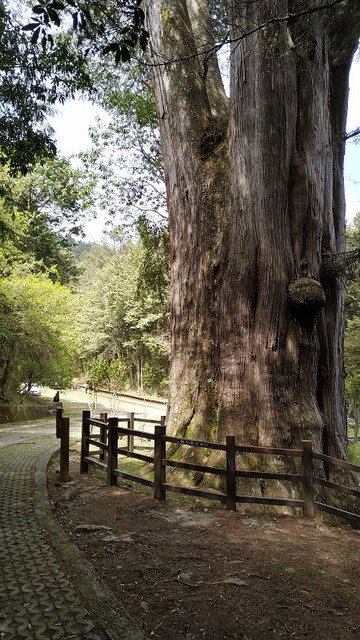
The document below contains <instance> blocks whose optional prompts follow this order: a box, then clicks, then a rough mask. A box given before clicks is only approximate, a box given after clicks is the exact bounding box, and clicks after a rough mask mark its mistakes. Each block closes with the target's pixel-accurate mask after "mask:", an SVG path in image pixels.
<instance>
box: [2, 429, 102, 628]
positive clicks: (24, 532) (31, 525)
mask: <svg viewBox="0 0 360 640" xmlns="http://www.w3.org/2000/svg"><path fill="white" fill-rule="evenodd" d="M39 431H40V432H41V429H39ZM4 435H5V434H4ZM6 435H7V434H6ZM34 436H35V437H34ZM8 442H10V439H9V440H8ZM51 449H54V437H49V436H47V435H46V436H44V431H42V433H39V432H38V434H36V435H35V434H34V432H33V433H31V434H30V433H29V434H28V436H27V438H25V439H24V441H23V442H21V443H19V442H16V441H15V443H14V440H13V444H10V443H9V444H8V446H5V447H3V448H0V638H1V639H2V640H20V639H22V638H25V639H26V640H27V639H29V640H30V639H31V640H58V639H60V638H61V639H63V640H70V638H71V639H72V640H85V638H86V639H87V640H104V638H105V637H107V636H106V635H104V633H103V632H102V631H100V630H98V629H96V628H95V625H94V624H93V622H92V620H91V618H90V615H89V613H88V612H87V611H86V610H85V609H84V607H83V606H82V603H81V600H80V598H79V595H78V594H77V593H76V591H75V589H74V587H73V585H72V584H71V581H70V579H69V578H68V577H67V576H66V575H65V573H64V570H63V568H62V565H61V562H60V561H59V559H58V558H57V556H56V554H55V552H54V551H53V549H52V547H51V544H50V540H49V539H48V535H47V533H46V530H43V529H42V527H41V523H40V522H39V521H38V519H37V518H36V516H35V496H36V493H35V468H36V463H37V461H38V460H39V459H40V458H41V457H42V456H43V454H44V453H45V452H46V451H50V450H51Z"/></svg>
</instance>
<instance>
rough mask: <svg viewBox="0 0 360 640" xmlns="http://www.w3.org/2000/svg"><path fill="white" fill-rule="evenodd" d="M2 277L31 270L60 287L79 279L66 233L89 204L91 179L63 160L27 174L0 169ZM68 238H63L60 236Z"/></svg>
mask: <svg viewBox="0 0 360 640" xmlns="http://www.w3.org/2000/svg"><path fill="white" fill-rule="evenodd" d="M0 180H1V191H0V234H1V236H2V241H3V242H2V246H1V249H0V273H1V274H2V275H6V274H8V273H10V272H11V271H12V270H14V269H16V270H17V271H19V269H24V268H25V270H29V269H30V270H31V271H32V272H36V273H39V272H43V273H44V272H45V273H48V274H49V276H50V277H51V279H52V280H53V281H59V282H61V283H63V284H65V283H68V282H70V281H71V280H73V279H74V278H75V277H76V275H77V267H76V264H75V259H74V256H73V254H72V252H71V249H70V242H71V238H70V234H72V233H76V232H78V231H79V227H78V224H79V221H80V220H81V216H82V215H83V212H84V211H85V210H86V209H87V208H88V207H89V206H90V204H91V190H92V183H91V181H88V180H85V179H84V176H83V175H82V173H81V172H80V171H79V170H77V169H76V170H75V169H73V168H72V167H71V165H70V163H69V162H68V161H67V160H65V159H62V158H56V159H54V160H49V161H47V162H46V163H44V164H43V165H38V166H36V167H35V169H34V170H33V171H32V172H30V173H28V174H27V175H25V176H13V175H11V174H10V171H9V168H8V167H7V166H3V167H0ZM64 234H66V235H64Z"/></svg>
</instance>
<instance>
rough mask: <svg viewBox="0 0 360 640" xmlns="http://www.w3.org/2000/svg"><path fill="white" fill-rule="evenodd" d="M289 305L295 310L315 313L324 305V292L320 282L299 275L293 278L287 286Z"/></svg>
mask: <svg viewBox="0 0 360 640" xmlns="http://www.w3.org/2000/svg"><path fill="white" fill-rule="evenodd" d="M288 299H289V304H290V306H291V307H292V308H293V309H294V310H295V311H299V312H301V311H307V312H311V313H313V314H315V315H316V314H317V313H318V311H320V309H321V308H322V307H323V306H324V305H325V301H326V298H325V292H324V289H323V287H322V284H321V283H320V282H319V281H318V280H315V278H310V277H305V276H303V277H301V278H297V279H296V280H293V282H291V283H290V284H289V287H288Z"/></svg>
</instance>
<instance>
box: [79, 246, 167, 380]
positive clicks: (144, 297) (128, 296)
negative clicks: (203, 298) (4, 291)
mask: <svg viewBox="0 0 360 640" xmlns="http://www.w3.org/2000/svg"><path fill="white" fill-rule="evenodd" d="M143 256H144V248H143V246H142V245H136V244H133V243H131V242H128V243H127V244H126V245H125V246H124V247H123V248H121V249H120V250H112V249H110V248H106V247H101V246H95V247H94V248H93V249H92V250H91V251H90V252H89V253H87V254H86V253H85V254H83V255H82V259H81V265H82V269H83V273H82V276H81V278H80V282H79V287H78V296H77V300H78V308H79V313H78V331H79V335H80V336H81V351H82V352H83V354H84V357H85V358H86V361H87V362H89V361H93V360H95V361H97V358H98V357H99V356H101V359H102V360H101V361H102V362H103V361H104V360H105V361H106V362H107V363H108V373H107V375H108V379H109V381H110V385H111V388H112V389H113V390H115V391H121V389H123V388H124V386H125V385H126V386H131V387H133V388H138V389H141V388H145V389H146V390H148V391H153V390H159V391H162V392H164V391H165V389H164V381H165V384H166V378H167V373H168V359H169V346H168V306H167V304H166V303H164V302H162V300H161V299H160V298H159V297H158V296H156V295H155V294H154V292H153V291H152V290H150V289H149V290H147V291H146V290H145V288H143V290H142V293H141V295H140V294H139V289H140V286H139V280H140V277H141V275H140V274H141V265H142V260H143ZM163 297H164V300H166V295H165V294H164V296H163ZM86 368H87V371H89V367H88V366H87V367H86Z"/></svg>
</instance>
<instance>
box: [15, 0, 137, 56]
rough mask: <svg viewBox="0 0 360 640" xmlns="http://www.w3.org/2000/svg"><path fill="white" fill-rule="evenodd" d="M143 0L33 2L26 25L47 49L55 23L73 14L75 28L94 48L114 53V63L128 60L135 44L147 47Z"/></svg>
mask: <svg viewBox="0 0 360 640" xmlns="http://www.w3.org/2000/svg"><path fill="white" fill-rule="evenodd" d="M141 3H142V0H117V1H116V0H115V1H112V2H111V1H110V2H109V0H106V1H102V0H98V1H97V2H90V3H84V2H83V1H82V0H63V1H62V2H58V1H57V0H50V1H49V2H45V1H41V0H40V3H39V4H36V5H34V6H33V16H32V18H31V22H30V23H29V24H27V25H26V26H24V27H23V29H24V31H28V32H30V33H31V34H32V35H31V42H32V43H33V44H37V43H38V42H39V43H40V44H41V47H42V49H43V50H44V51H45V50H46V49H47V48H49V47H50V48H51V47H52V46H53V45H54V38H53V35H52V31H53V27H54V26H55V27H60V26H61V23H62V21H63V20H66V18H67V17H68V18H71V20H72V24H73V29H74V31H75V32H78V33H79V36H80V38H81V40H84V39H85V40H86V41H87V42H89V45H90V46H91V48H92V50H93V51H96V52H99V51H101V52H102V53H103V54H104V55H106V54H109V53H110V54H111V55H112V56H113V57H114V61H115V64H119V62H129V61H130V59H131V56H132V54H133V52H134V50H135V49H136V48H139V49H140V50H142V51H144V50H145V49H146V46H147V41H148V36H149V34H148V32H147V31H146V29H145V28H144V18H145V14H144V11H143V9H142V8H141V6H140V5H141Z"/></svg>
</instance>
